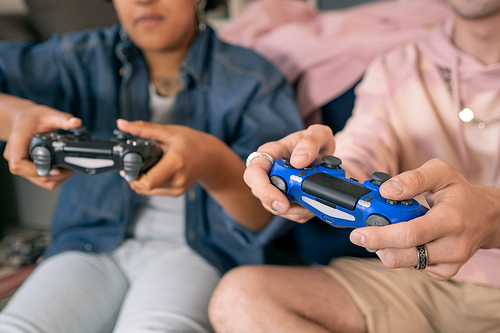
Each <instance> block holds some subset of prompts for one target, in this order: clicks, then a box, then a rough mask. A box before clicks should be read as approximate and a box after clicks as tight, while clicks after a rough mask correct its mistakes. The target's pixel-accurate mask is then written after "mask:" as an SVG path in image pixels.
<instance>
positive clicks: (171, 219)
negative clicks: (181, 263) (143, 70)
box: [132, 84, 186, 238]
mask: <svg viewBox="0 0 500 333" xmlns="http://www.w3.org/2000/svg"><path fill="white" fill-rule="evenodd" d="M175 98H176V96H175V95H173V96H168V97H164V96H160V95H158V93H157V92H156V89H155V88H154V86H153V85H152V84H150V85H149V107H150V110H151V118H150V120H151V122H153V123H158V124H171V123H172V122H173V119H174V115H173V108H174V104H175ZM139 205H140V206H139V209H138V210H137V213H136V216H135V221H134V222H133V224H132V234H133V235H134V236H135V237H136V238H167V237H172V236H174V237H175V236H176V235H184V231H185V222H186V213H185V206H186V202H185V198H184V195H181V196H179V197H177V198H173V197H165V196H143V197H142V198H141V201H140V203H139Z"/></svg>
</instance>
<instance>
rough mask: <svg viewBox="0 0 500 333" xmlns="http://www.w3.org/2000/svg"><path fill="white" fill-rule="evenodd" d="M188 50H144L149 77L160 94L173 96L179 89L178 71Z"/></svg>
mask: <svg viewBox="0 0 500 333" xmlns="http://www.w3.org/2000/svg"><path fill="white" fill-rule="evenodd" d="M188 50H189V48H184V49H178V50H169V51H146V52H143V54H144V58H145V59H146V62H147V64H148V67H149V79H150V81H151V82H152V83H153V84H154V86H155V88H156V91H157V92H158V94H160V95H162V96H171V95H174V94H175V93H177V91H179V89H180V83H179V75H178V71H179V68H180V66H181V64H182V61H183V60H184V58H185V57H186V54H187V52H188Z"/></svg>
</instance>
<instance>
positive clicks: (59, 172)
mask: <svg viewBox="0 0 500 333" xmlns="http://www.w3.org/2000/svg"><path fill="white" fill-rule="evenodd" d="M60 174H61V170H59V169H52V170H50V172H49V175H51V176H59V175H60Z"/></svg>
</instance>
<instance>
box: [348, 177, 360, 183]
mask: <svg viewBox="0 0 500 333" xmlns="http://www.w3.org/2000/svg"><path fill="white" fill-rule="evenodd" d="M349 179H350V180H352V181H353V182H356V183H359V180H357V179H356V178H352V177H350V178H349Z"/></svg>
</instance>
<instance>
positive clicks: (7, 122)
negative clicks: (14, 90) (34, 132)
mask: <svg viewBox="0 0 500 333" xmlns="http://www.w3.org/2000/svg"><path fill="white" fill-rule="evenodd" d="M33 105H34V103H33V102H32V101H29V100H26V99H22V98H19V97H14V96H11V95H7V94H4V93H0V140H1V141H7V139H8V138H9V135H10V133H11V131H12V123H13V122H14V119H15V118H16V116H17V115H18V114H20V113H21V112H23V110H25V109H26V108H27V107H29V106H33Z"/></svg>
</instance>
